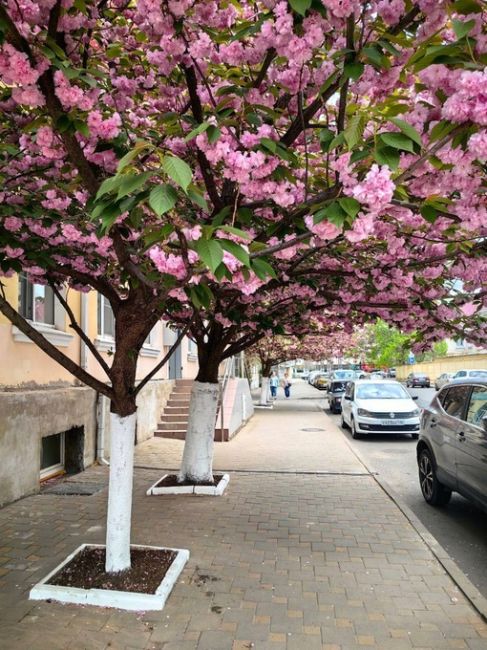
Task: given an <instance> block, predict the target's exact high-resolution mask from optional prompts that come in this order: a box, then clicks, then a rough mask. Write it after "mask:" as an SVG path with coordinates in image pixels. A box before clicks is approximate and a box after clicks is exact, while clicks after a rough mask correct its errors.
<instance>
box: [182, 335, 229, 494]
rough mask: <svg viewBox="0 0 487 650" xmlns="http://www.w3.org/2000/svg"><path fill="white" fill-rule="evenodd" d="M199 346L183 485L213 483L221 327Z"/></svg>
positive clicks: (221, 346) (222, 348) (183, 468)
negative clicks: (185, 482)
mask: <svg viewBox="0 0 487 650" xmlns="http://www.w3.org/2000/svg"><path fill="white" fill-rule="evenodd" d="M197 344H198V361H199V371H198V375H197V377H196V380H195V382H194V384H193V388H192V390H191V399H190V404H189V418H188V430H187V432H186V440H185V443H184V451H183V459H182V462H181V467H180V470H179V474H178V481H179V482H183V481H191V482H193V483H202V482H206V481H211V482H212V481H213V448H214V439H215V424H216V416H217V411H218V400H219V396H220V385H219V383H218V368H219V365H220V362H221V360H222V355H223V350H224V345H223V344H222V341H221V331H220V329H219V326H215V327H214V328H213V330H212V332H211V333H210V336H209V339H208V341H207V342H204V341H202V340H198V341H197ZM221 408H223V405H221Z"/></svg>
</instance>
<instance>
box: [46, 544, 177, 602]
mask: <svg viewBox="0 0 487 650" xmlns="http://www.w3.org/2000/svg"><path fill="white" fill-rule="evenodd" d="M175 557H176V553H175V552H174V551H166V550H158V549H144V548H134V549H131V550H130V559H131V565H132V566H131V568H130V569H127V570H126V571H122V572H121V573H115V574H109V573H106V572H105V549H104V548H92V547H86V548H84V549H83V550H82V551H81V552H80V553H78V554H77V555H76V557H74V558H73V559H72V560H71V562H69V563H68V564H66V565H65V566H64V567H63V568H62V569H61V570H60V571H58V572H57V573H56V575H54V576H53V577H52V578H51V579H50V580H49V583H48V584H50V585H62V586H63V587H79V588H80V589H110V590H113V591H135V592H138V593H142V594H154V593H155V592H156V589H157V588H158V587H159V585H160V584H161V582H162V581H163V579H164V576H165V575H166V573H167V570H168V569H169V567H170V566H171V564H172V562H173V560H174V558H175Z"/></svg>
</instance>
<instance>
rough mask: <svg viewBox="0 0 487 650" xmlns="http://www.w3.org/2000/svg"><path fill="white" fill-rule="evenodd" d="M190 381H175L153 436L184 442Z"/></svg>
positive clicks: (191, 383) (191, 381) (191, 382)
mask: <svg viewBox="0 0 487 650" xmlns="http://www.w3.org/2000/svg"><path fill="white" fill-rule="evenodd" d="M192 385H193V380H192V379H176V383H175V385H174V388H173V389H172V393H171V394H170V395H169V399H168V400H167V404H166V407H165V408H164V413H163V414H162V417H161V422H159V424H158V425H157V430H156V431H155V432H154V435H155V436H157V437H159V438H176V439H177V440H184V439H185V437H186V431H187V428H188V415H189V399H190V396H191V387H192Z"/></svg>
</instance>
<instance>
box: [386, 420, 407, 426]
mask: <svg viewBox="0 0 487 650" xmlns="http://www.w3.org/2000/svg"><path fill="white" fill-rule="evenodd" d="M384 424H386V425H387V426H389V427H393V426H395V425H398V426H400V425H402V424H406V422H404V420H384Z"/></svg>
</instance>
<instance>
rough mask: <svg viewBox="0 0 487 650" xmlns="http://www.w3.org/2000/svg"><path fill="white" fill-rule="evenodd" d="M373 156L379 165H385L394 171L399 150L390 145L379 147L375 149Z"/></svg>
mask: <svg viewBox="0 0 487 650" xmlns="http://www.w3.org/2000/svg"><path fill="white" fill-rule="evenodd" d="M374 158H375V159H376V161H377V162H378V163H379V165H387V166H388V167H390V168H391V169H392V170H393V171H396V169H397V168H398V167H399V151H398V150H397V149H393V148H392V147H381V148H380V149H376V151H375V153H374Z"/></svg>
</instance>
